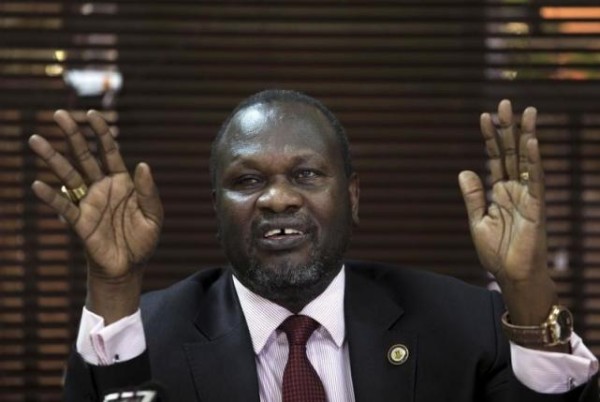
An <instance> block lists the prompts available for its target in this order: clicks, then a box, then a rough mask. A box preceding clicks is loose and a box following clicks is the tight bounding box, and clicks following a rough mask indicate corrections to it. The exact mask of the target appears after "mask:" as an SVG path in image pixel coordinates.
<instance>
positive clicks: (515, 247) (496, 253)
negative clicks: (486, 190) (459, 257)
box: [472, 181, 546, 280]
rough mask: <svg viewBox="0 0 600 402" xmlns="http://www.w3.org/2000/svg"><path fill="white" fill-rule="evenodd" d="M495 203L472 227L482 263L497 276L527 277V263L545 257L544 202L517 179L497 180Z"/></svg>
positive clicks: (528, 264)
mask: <svg viewBox="0 0 600 402" xmlns="http://www.w3.org/2000/svg"><path fill="white" fill-rule="evenodd" d="M492 198H493V200H494V203H493V204H491V205H490V206H489V208H488V211H487V214H486V215H485V216H484V217H483V219H481V220H480V221H478V222H476V223H475V224H474V225H473V227H472V231H473V240H474V242H475V247H476V249H477V253H478V255H479V258H480V260H481V261H482V264H483V265H484V266H485V267H486V268H487V269H488V270H489V272H490V273H492V274H493V275H494V276H496V277H498V276H506V277H507V279H512V280H519V279H524V278H525V277H526V276H527V275H528V274H529V272H528V270H527V269H525V268H527V267H534V266H535V264H536V262H537V261H541V260H543V257H542V256H540V255H539V254H540V253H542V251H541V250H545V243H546V239H545V231H544V230H543V226H544V222H541V221H540V216H541V214H540V209H541V205H540V203H539V202H538V200H536V199H534V198H533V197H532V196H531V195H530V194H529V192H528V190H527V187H526V186H524V185H522V184H521V183H519V182H516V181H506V182H499V183H496V184H495V185H494V187H493V189H492Z"/></svg>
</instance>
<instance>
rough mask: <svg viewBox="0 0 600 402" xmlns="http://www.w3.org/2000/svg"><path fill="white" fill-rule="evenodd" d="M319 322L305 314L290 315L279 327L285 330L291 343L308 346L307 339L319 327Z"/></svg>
mask: <svg viewBox="0 0 600 402" xmlns="http://www.w3.org/2000/svg"><path fill="white" fill-rule="evenodd" d="M319 325H320V324H319V323H318V322H316V321H315V320H313V319H312V318H310V317H308V316H305V315H292V316H289V317H288V318H287V319H286V320H285V321H284V322H282V323H281V325H280V326H279V328H280V329H281V330H282V331H283V332H285V334H286V336H287V338H288V343H289V344H290V345H302V346H306V341H308V338H310V336H311V335H312V333H313V332H315V329H317V328H319Z"/></svg>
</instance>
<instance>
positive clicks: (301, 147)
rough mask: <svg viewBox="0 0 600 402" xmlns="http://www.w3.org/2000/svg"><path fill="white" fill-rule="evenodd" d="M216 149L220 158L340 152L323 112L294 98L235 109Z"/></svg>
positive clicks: (229, 160) (337, 153)
mask: <svg viewBox="0 0 600 402" xmlns="http://www.w3.org/2000/svg"><path fill="white" fill-rule="evenodd" d="M216 151H217V155H216V156H217V158H218V160H220V161H221V162H231V161H232V160H234V159H239V158H241V157H250V156H252V155H255V156H258V155H264V154H269V155H272V154H277V155H285V154H289V153H297V152H304V153H318V154H321V155H322V156H324V157H335V156H336V155H341V153H340V149H339V142H338V140H337V137H336V134H335V131H334V129H333V127H332V126H331V124H330V122H329V121H328V120H327V118H326V117H325V116H324V115H323V113H321V111H320V110H318V109H317V108H316V107H314V106H312V105H307V104H304V103H298V102H274V103H268V104H265V103H260V104H255V105H252V106H250V107H247V108H244V109H242V110H240V111H238V112H237V113H236V114H235V116H234V117H233V118H232V120H231V122H230V124H229V126H228V128H227V130H226V131H225V132H224V134H223V137H222V138H221V140H220V141H219V144H218V146H217V149H216Z"/></svg>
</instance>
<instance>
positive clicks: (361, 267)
mask: <svg viewBox="0 0 600 402" xmlns="http://www.w3.org/2000/svg"><path fill="white" fill-rule="evenodd" d="M498 114H499V119H500V125H501V127H500V131H499V133H497V132H496V129H495V127H494V126H493V124H492V121H491V117H490V115H489V114H483V115H482V117H481V128H482V132H483V136H484V139H485V142H486V148H487V151H488V154H489V155H490V168H491V175H492V179H493V183H494V184H493V202H492V204H491V205H490V206H489V207H487V206H486V201H485V195H484V189H483V185H482V183H481V180H480V179H479V178H478V177H477V175H476V174H474V173H473V172H469V171H465V172H462V173H461V174H460V176H459V183H460V187H461V190H462V193H463V196H464V199H465V203H466V207H467V212H468V215H469V220H470V227H471V231H472V236H473V239H474V243H475V246H476V248H477V252H478V255H479V258H480V260H481V262H482V264H483V266H484V268H485V269H486V270H488V271H489V272H490V273H492V274H493V275H494V276H495V278H496V279H497V281H498V283H499V284H500V287H501V288H502V291H503V297H504V302H505V304H506V307H507V310H508V315H506V316H504V317H503V318H502V321H503V322H504V324H503V325H504V327H505V330H506V331H507V333H508V334H509V337H510V338H511V340H513V341H514V343H513V344H512V345H511V346H510V349H509V345H508V342H507V341H506V339H505V338H504V336H503V334H502V330H501V329H500V328H501V318H500V316H501V314H502V312H503V310H504V306H503V305H502V302H501V300H500V297H499V296H498V295H497V294H494V293H491V292H488V291H486V290H483V289H478V288H474V287H471V286H468V285H465V284H462V283H460V282H458V281H456V280H453V279H450V278H443V277H439V276H436V275H432V274H427V273H423V272H418V271H412V270H408V269H398V268H393V267H389V266H384V265H380V264H375V263H352V262H344V261H343V255H344V252H345V250H346V247H347V245H348V241H349V239H350V236H351V232H352V226H353V225H355V224H357V223H358V203H359V182H358V176H357V174H356V173H355V172H354V171H353V168H352V164H351V161H350V156H349V152H348V144H347V140H346V137H345V134H344V131H343V129H342V127H341V125H340V124H339V122H338V121H337V119H336V118H335V116H333V114H332V113H331V112H330V111H329V110H328V109H327V108H325V107H324V106H323V105H322V104H321V103H320V102H318V101H316V100H315V99H313V98H310V97H308V96H306V95H303V94H300V93H297V92H292V91H265V92H262V93H259V94H256V95H254V96H252V97H250V98H248V99H247V100H245V101H243V102H242V103H241V104H240V105H239V106H238V107H237V108H236V109H235V110H234V111H233V113H232V114H231V115H230V117H229V118H228V119H227V120H226V121H225V123H224V124H223V127H222V129H221V130H220V132H219V134H218V135H217V138H216V139H215V140H214V143H213V148H212V153H211V173H212V180H213V198H214V206H215V211H216V214H217V218H218V224H219V237H220V240H221V244H222V246H223V248H224V250H225V253H226V255H227V258H228V260H229V262H230V269H228V270H222V269H216V270H208V271H204V272H201V273H198V274H196V275H194V276H192V277H191V278H188V279H186V280H184V281H182V282H180V283H179V284H176V285H174V286H173V287H171V288H169V289H166V290H163V291H160V292H154V293H151V294H149V295H147V296H145V297H144V298H142V301H141V317H142V321H143V329H142V323H141V322H140V312H139V309H140V291H141V284H142V276H143V265H144V262H145V261H146V260H147V259H148V258H149V257H150V255H151V254H152V251H153V249H154V247H155V246H156V243H157V241H158V237H159V233H160V228H161V225H162V215H163V212H162V207H161V203H160V200H159V197H158V191H157V189H156V186H155V185H154V182H153V180H152V175H151V172H150V168H149V166H148V165H146V164H144V163H141V164H139V165H138V166H137V167H136V169H135V173H134V177H133V179H132V178H131V177H130V176H129V174H128V172H127V170H126V168H125V164H124V163H123V160H122V158H121V156H120V154H119V149H118V147H117V146H116V144H115V142H114V140H113V138H112V135H111V133H110V131H109V128H108V126H107V125H106V123H105V122H104V120H103V119H102V118H101V117H100V115H99V114H98V113H96V112H93V111H92V112H90V113H88V121H89V123H90V125H91V127H92V128H93V130H94V131H95V133H96V134H97V136H98V140H99V142H100V144H101V150H102V158H103V162H104V163H103V165H102V168H101V167H100V165H99V164H98V162H97V161H96V160H95V158H93V157H92V156H91V154H90V151H89V150H88V148H87V145H86V143H85V140H84V138H83V136H82V135H81V134H80V133H79V131H78V128H77V125H76V124H75V122H74V121H73V120H72V119H71V118H70V116H69V115H68V114H67V113H66V112H64V111H59V112H57V113H56V115H55V118H56V121H57V123H58V124H59V125H60V127H61V128H62V129H63V131H64V132H65V134H66V137H67V139H68V141H69V144H70V146H71V148H72V150H73V155H74V157H75V160H76V163H77V165H78V169H75V168H74V167H72V165H71V164H70V163H69V162H68V161H67V160H66V159H64V158H63V157H62V156H61V155H60V154H58V153H57V152H56V151H55V150H54V149H53V148H52V147H51V146H50V145H49V144H48V143H47V142H46V141H45V140H44V139H43V138H41V137H39V136H33V137H32V138H31V139H30V146H31V148H32V149H33V150H34V152H35V153H36V154H38V155H39V156H40V157H41V158H42V159H44V160H45V161H46V162H47V163H48V165H49V166H50V168H51V169H52V170H53V171H54V172H55V173H56V175H57V176H58V177H59V178H60V180H61V181H62V182H63V183H64V185H65V187H66V189H65V190H64V191H63V192H64V194H65V196H61V194H60V193H59V192H57V191H56V190H54V189H52V188H50V187H49V186H48V185H46V184H44V183H42V182H39V181H36V182H35V183H33V186H32V187H33V190H34V192H35V194H36V195H37V196H38V197H39V198H40V199H41V200H42V201H44V202H45V203H47V204H48V205H49V206H50V207H51V208H53V209H54V210H55V211H56V212H58V213H59V214H61V216H63V217H64V218H65V219H66V221H67V222H69V224H71V226H72V227H73V229H74V231H75V232H76V233H77V234H78V235H79V237H80V238H81V239H82V241H83V244H84V247H85V251H86V255H87V260H88V295H87V300H86V308H85V310H84V315H83V318H82V323H81V328H80V334H79V338H78V342H77V352H78V353H75V354H73V356H72V357H71V360H70V367H69V372H68V376H67V385H66V398H67V399H68V400H93V399H94V398H97V397H98V396H99V395H102V394H103V393H105V392H106V391H107V389H109V388H111V387H124V386H131V385H135V384H140V383H143V382H144V381H147V380H149V379H151V378H152V379H155V380H157V381H158V382H160V383H162V384H163V385H164V386H165V387H166V389H167V392H168V393H169V395H170V397H171V398H172V400H177V401H238V400H239V401H248V400H250V401H257V400H259V399H260V400H262V401H278V400H281V399H282V398H283V400H284V401H294V400H296V401H301V400H303V401H324V400H329V401H353V400H357V401H422V402H425V401H431V402H433V401H436V402H437V401H440V400H445V401H515V400H522V401H537V400H540V401H542V400H543V401H555V400H556V401H571V400H572V401H577V400H580V401H597V400H598V395H597V394H598V392H597V385H596V383H597V379H596V371H597V361H596V360H595V358H594V357H593V355H591V353H590V352H589V351H588V350H587V349H586V348H585V347H584V346H583V345H582V344H581V341H580V340H579V338H577V336H576V335H573V336H571V335H570V329H571V324H572V323H571V322H570V315H569V313H568V311H566V309H564V308H563V307H561V306H560V305H559V304H558V300H557V294H556V290H555V286H554V283H553V281H552V280H551V278H550V276H549V274H548V270H547V267H546V261H547V256H546V229H545V211H544V202H543V198H544V182H543V171H542V165H541V160H540V156H539V149H538V143H537V140H536V138H535V119H536V111H535V109H533V108H528V109H527V110H525V112H524V113H523V117H522V122H521V128H522V130H521V133H520V134H518V133H517V131H516V130H515V129H514V127H513V122H512V120H513V117H512V109H511V105H510V103H509V102H508V101H503V102H501V103H500V105H499V110H498ZM232 274H233V275H232ZM290 317H291V318H290ZM307 317H308V318H307ZM299 320H300V321H301V322H302V328H307V327H311V329H310V330H307V332H306V334H305V335H306V336H305V338H307V339H308V340H306V339H304V340H302V341H297V338H296V336H297V335H296V332H294V331H295V329H290V328H291V327H293V326H294V325H295V324H294V325H291V324H289V323H290V322H299ZM544 323H547V324H548V325H551V326H552V328H555V329H557V330H560V331H562V333H559V332H557V333H554V334H553V335H554V336H552V337H544V331H543V330H542V329H540V328H543V327H541V326H542V325H543V324H544ZM517 343H518V344H520V345H521V346H519V345H517ZM523 346H525V347H523ZM534 349H537V350H534ZM509 354H512V363H511V358H510V355H509ZM306 357H308V360H306ZM288 358H289V361H288ZM511 365H512V370H511ZM298 367H301V369H298ZM302 370H304V371H303V373H304V374H303V375H299V374H298V373H299V372H300V371H302ZM513 371H514V372H515V376H516V377H517V378H518V379H515V378H514V377H513ZM308 377H310V378H308ZM305 384H308V385H305ZM310 392H312V393H311V394H310V395H309V393H310Z"/></svg>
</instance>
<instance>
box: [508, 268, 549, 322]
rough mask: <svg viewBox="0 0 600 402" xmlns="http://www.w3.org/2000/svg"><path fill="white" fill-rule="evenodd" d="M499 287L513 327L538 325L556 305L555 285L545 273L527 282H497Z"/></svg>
mask: <svg viewBox="0 0 600 402" xmlns="http://www.w3.org/2000/svg"><path fill="white" fill-rule="evenodd" d="M499 285H500V288H501V289H502V296H503V298H504V302H505V304H506V308H507V310H508V313H509V315H510V319H511V322H512V323H513V324H515V325H525V326H528V325H540V324H542V323H543V322H545V321H546V319H547V317H548V314H549V313H550V311H551V310H552V306H554V305H556V304H558V294H557V291H556V285H555V284H554V281H553V280H552V278H551V277H550V275H548V273H547V272H544V273H543V274H541V275H538V276H536V277H531V278H528V279H527V280H520V281H503V282H500V281H499Z"/></svg>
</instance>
